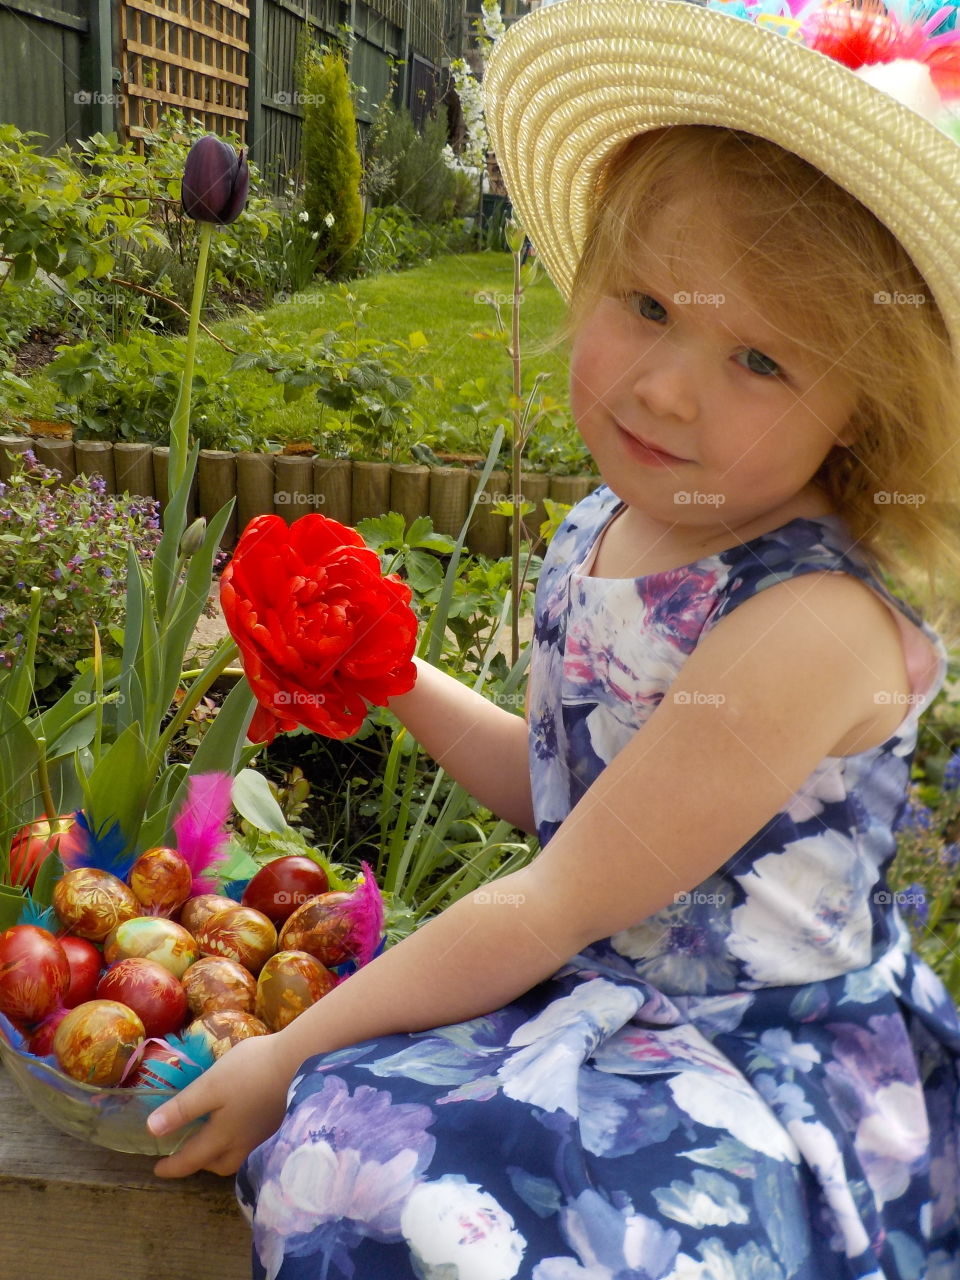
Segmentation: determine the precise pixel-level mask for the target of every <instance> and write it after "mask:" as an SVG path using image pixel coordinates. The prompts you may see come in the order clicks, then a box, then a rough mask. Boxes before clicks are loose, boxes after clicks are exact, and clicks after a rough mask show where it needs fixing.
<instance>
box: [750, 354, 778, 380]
mask: <svg viewBox="0 0 960 1280" xmlns="http://www.w3.org/2000/svg"><path fill="white" fill-rule="evenodd" d="M742 354H743V364H744V367H745V368H747V369H749V370H750V372H751V373H758V374H760V375H761V377H764V378H770V377H775V376H776V375H777V374H778V373H782V372H783V370H782V369H781V368H780V366H779V365H778V364H777V362H776V360H771V359H770V357H769V356H765V355H764V354H763V352H762V351H756V350H755V349H754V348H753V347H751V348H750V350H749V351H744V352H743V353H742Z"/></svg>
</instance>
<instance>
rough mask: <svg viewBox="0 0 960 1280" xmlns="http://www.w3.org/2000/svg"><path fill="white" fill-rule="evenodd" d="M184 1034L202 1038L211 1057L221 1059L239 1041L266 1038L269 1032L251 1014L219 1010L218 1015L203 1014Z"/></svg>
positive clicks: (237, 1010)
mask: <svg viewBox="0 0 960 1280" xmlns="http://www.w3.org/2000/svg"><path fill="white" fill-rule="evenodd" d="M184 1034H185V1035H201V1036H203V1038H204V1040H206V1042H207V1045H208V1046H209V1049H210V1052H211V1053H212V1054H213V1056H214V1057H215V1058H222V1057H223V1055H224V1054H225V1053H226V1052H227V1050H228V1049H232V1048H233V1046H234V1045H235V1044H239V1043H240V1041H241V1040H248V1039H249V1038H250V1037H251V1036H267V1035H269V1034H270V1030H269V1028H268V1027H266V1026H264V1024H263V1023H262V1022H261V1021H260V1019H259V1018H255V1017H254V1016H253V1014H252V1013H241V1012H240V1010H239V1009H221V1010H220V1011H219V1012H218V1013H205V1014H204V1015H203V1017H202V1018H197V1019H195V1021H193V1022H191V1023H190V1025H189V1026H188V1027H187V1029H186V1031H185V1032H184Z"/></svg>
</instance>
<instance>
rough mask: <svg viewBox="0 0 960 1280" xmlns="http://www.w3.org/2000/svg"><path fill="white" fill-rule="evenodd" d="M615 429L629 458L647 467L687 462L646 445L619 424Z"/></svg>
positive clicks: (653, 446)
mask: <svg viewBox="0 0 960 1280" xmlns="http://www.w3.org/2000/svg"><path fill="white" fill-rule="evenodd" d="M617 429H618V430H619V432H620V434H621V435H622V436H623V439H624V442H625V443H626V446H627V449H628V451H629V452H630V454H631V456H632V457H634V458H636V459H637V461H638V462H643V463H645V464H646V465H647V466H648V467H667V466H670V465H671V464H673V463H677V462H688V461H689V459H688V458H678V457H677V455H676V454H675V453H667V451H666V450H665V449H659V448H657V446H656V445H654V444H648V443H647V441H646V440H644V439H642V438H641V437H640V436H635V435H632V434H631V433H630V432H629V431H627V430H626V428H625V427H621V426H620V424H619V423H617Z"/></svg>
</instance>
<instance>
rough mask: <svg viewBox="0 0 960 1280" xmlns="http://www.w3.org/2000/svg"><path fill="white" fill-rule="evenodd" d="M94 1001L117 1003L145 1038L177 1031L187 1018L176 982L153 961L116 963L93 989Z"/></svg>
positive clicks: (140, 958)
mask: <svg viewBox="0 0 960 1280" xmlns="http://www.w3.org/2000/svg"><path fill="white" fill-rule="evenodd" d="M97 999H99V1000H117V1001H119V1003H120V1004H125V1005H126V1006H127V1007H128V1008H129V1009H132V1010H133V1011H134V1013H135V1014H136V1015H137V1017H138V1018H139V1019H140V1021H141V1022H142V1023H143V1029H144V1032H145V1033H146V1034H147V1035H148V1036H165V1035H169V1034H170V1032H171V1031H178V1030H179V1029H180V1027H181V1026H182V1025H183V1022H184V1019H185V1018H186V1016H187V996H186V992H185V991H184V989H183V987H182V986H181V984H180V981H179V979H178V978H175V977H174V975H173V974H172V973H171V972H170V970H169V969H165V968H164V967H163V965H162V964H158V963H157V962H156V960H146V959H144V958H143V956H131V957H129V958H128V959H126V960H118V961H117V963H116V964H115V965H113V966H111V968H109V969H108V970H107V972H106V973H105V974H104V975H103V977H102V978H101V979H100V983H99V985H98V986H97Z"/></svg>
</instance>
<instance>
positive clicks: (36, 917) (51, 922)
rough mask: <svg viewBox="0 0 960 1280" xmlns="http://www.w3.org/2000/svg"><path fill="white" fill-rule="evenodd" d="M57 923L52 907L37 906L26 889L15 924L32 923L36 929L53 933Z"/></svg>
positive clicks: (57, 925)
mask: <svg viewBox="0 0 960 1280" xmlns="http://www.w3.org/2000/svg"><path fill="white" fill-rule="evenodd" d="M59 923H60V922H59V921H58V920H57V916H56V913H55V912H54V909H53V907H40V906H38V905H37V904H36V903H35V902H34V900H33V898H32V897H31V896H30V893H29V891H28V892H27V894H26V896H25V897H24V901H23V906H22V907H21V908H20V915H19V916H18V917H17V924H34V925H36V926H37V928H38V929H46V930H47V931H48V932H49V933H54V932H55V931H56V929H57V928H58V927H59Z"/></svg>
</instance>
